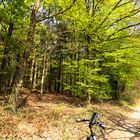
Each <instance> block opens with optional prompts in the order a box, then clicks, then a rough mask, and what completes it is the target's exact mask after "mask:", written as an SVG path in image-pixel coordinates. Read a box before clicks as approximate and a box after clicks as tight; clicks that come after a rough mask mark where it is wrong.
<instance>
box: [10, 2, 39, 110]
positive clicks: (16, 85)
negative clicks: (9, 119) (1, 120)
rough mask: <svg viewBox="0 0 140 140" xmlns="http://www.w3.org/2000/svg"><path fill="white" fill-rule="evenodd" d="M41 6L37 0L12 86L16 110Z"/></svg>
mask: <svg viewBox="0 0 140 140" xmlns="http://www.w3.org/2000/svg"><path fill="white" fill-rule="evenodd" d="M39 7H40V0H35V6H34V7H33V9H32V13H31V17H30V25H29V32H28V35H27V48H26V50H25V51H24V54H23V56H22V58H21V59H20V63H19V66H18V73H17V75H16V79H15V82H14V84H13V87H12V95H11V96H12V98H11V99H12V110H13V111H14V112H15V111H16V110H17V102H18V95H19V93H20V88H21V83H22V81H23V78H24V75H25V70H26V67H27V64H28V57H29V55H30V52H31V51H32V48H33V39H34V34H35V28H36V14H37V12H38V9H39Z"/></svg>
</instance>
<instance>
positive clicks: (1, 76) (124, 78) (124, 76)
mask: <svg viewBox="0 0 140 140" xmlns="http://www.w3.org/2000/svg"><path fill="white" fill-rule="evenodd" d="M139 19H140V2H139V1H138V0H30V1H29V0H0V95H3V96H6V95H10V99H9V102H10V103H11V106H12V108H13V110H16V107H17V104H18V98H19V94H20V92H21V90H22V88H28V89H30V90H31V91H32V90H35V89H36V90H40V92H41V94H43V93H44V92H45V91H49V92H57V93H67V94H70V95H72V96H73V97H79V98H82V99H86V100H89V101H91V99H95V98H101V99H108V98H113V99H116V100H120V99H122V98H123V96H125V91H126V90H128V89H130V87H131V86H132V85H133V83H134V82H135V81H136V80H139V76H140V64H139V60H140V55H139V53H140V47H139V46H140V41H139V29H140V21H139ZM134 96H135V95H134Z"/></svg>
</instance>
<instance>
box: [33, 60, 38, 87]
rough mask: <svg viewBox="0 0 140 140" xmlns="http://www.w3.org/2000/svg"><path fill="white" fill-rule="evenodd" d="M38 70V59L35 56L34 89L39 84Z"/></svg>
mask: <svg viewBox="0 0 140 140" xmlns="http://www.w3.org/2000/svg"><path fill="white" fill-rule="evenodd" d="M37 70H38V61H37V59H36V58H35V66H34V76H33V89H36V85H37Z"/></svg>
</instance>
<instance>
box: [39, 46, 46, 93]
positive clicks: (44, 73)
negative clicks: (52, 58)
mask: <svg viewBox="0 0 140 140" xmlns="http://www.w3.org/2000/svg"><path fill="white" fill-rule="evenodd" d="M44 49H45V50H44V56H43V71H42V78H41V90H40V92H41V94H43V91H44V80H45V76H46V58H47V54H46V46H45V47H44Z"/></svg>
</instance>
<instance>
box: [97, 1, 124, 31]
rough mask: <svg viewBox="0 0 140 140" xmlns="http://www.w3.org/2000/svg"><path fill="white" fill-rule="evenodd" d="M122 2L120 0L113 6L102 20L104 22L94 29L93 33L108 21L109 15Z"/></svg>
mask: <svg viewBox="0 0 140 140" xmlns="http://www.w3.org/2000/svg"><path fill="white" fill-rule="evenodd" d="M121 2H122V0H119V1H118V2H117V3H116V4H115V6H114V7H113V8H112V10H111V11H110V12H109V13H108V14H107V16H106V17H105V18H104V20H103V21H102V22H101V24H100V25H99V26H98V27H97V28H96V29H95V31H96V32H97V31H98V29H99V28H100V27H101V26H102V25H103V24H104V23H105V22H106V20H107V19H108V16H110V15H111V13H112V12H113V11H114V10H115V9H116V8H117V7H118V5H119V4H120V3H121Z"/></svg>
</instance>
